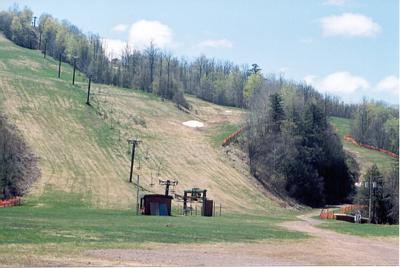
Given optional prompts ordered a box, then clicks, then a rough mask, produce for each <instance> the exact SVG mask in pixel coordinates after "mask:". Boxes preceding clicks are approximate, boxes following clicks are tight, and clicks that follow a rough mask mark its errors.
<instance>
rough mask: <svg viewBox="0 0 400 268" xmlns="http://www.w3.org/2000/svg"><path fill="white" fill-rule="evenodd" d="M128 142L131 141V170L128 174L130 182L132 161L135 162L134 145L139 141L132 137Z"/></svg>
mask: <svg viewBox="0 0 400 268" xmlns="http://www.w3.org/2000/svg"><path fill="white" fill-rule="evenodd" d="M128 142H129V143H132V157H131V172H130V175H129V182H131V183H132V175H133V163H134V162H135V149H136V145H137V144H139V143H140V140H138V139H134V138H132V139H130V140H128Z"/></svg>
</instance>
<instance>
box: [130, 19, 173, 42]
mask: <svg viewBox="0 0 400 268" xmlns="http://www.w3.org/2000/svg"><path fill="white" fill-rule="evenodd" d="M150 42H153V44H154V45H155V46H157V47H160V48H165V47H166V46H168V45H171V43H172V30H171V28H169V27H168V25H166V24H163V23H161V22H159V21H149V20H140V21H138V22H135V23H134V24H132V26H131V28H130V30H129V44H130V45H132V46H133V47H135V48H137V49H143V48H145V47H147V46H148V45H149V44H150Z"/></svg>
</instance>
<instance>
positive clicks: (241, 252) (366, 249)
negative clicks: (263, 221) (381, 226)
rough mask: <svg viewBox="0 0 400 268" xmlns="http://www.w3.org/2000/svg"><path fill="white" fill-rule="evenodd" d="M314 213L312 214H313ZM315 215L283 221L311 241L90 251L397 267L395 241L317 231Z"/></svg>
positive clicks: (157, 262) (186, 261) (150, 258)
mask: <svg viewBox="0 0 400 268" xmlns="http://www.w3.org/2000/svg"><path fill="white" fill-rule="evenodd" d="M314 213H315V212H314ZM313 215H315V214H307V215H302V216H299V220H298V221H290V222H284V223H282V224H281V226H282V227H283V228H287V229H289V230H296V231H301V232H306V233H308V234H310V235H311V236H312V238H310V239H305V240H300V241H299V240H297V241H286V240H279V241H276V240H275V241H263V242H258V243H234V244H228V243H224V244H194V245H192V244H187V245H185V244H182V245H177V244H173V245H165V244H155V245H151V246H149V247H148V249H137V250H135V249H107V250H90V251H88V252H87V254H88V255H89V256H91V257H94V259H97V260H99V259H100V260H103V261H107V262H110V263H113V264H115V265H140V266H143V265H144V266H146V265H148V266H271V265H398V264H399V253H398V249H399V245H398V238H396V237H394V238H374V239H372V238H362V237H357V236H352V235H345V234H339V233H336V232H333V231H329V230H325V229H320V228H316V227H315V226H314V225H316V224H318V223H320V222H321V221H319V220H315V219H312V218H311V217H312V216H313Z"/></svg>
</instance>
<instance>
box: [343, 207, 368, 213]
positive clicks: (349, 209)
mask: <svg viewBox="0 0 400 268" xmlns="http://www.w3.org/2000/svg"><path fill="white" fill-rule="evenodd" d="M364 207H365V206H362V205H347V206H344V207H341V208H340V210H339V213H342V214H346V213H348V212H350V211H353V210H355V209H360V208H364Z"/></svg>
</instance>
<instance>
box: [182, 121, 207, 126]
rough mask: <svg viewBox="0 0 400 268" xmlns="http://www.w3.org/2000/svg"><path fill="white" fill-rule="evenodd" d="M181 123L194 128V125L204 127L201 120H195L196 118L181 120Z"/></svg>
mask: <svg viewBox="0 0 400 268" xmlns="http://www.w3.org/2000/svg"><path fill="white" fill-rule="evenodd" d="M182 124H183V125H185V126H188V127H194V128H196V127H204V124H203V123H202V122H199V121H196V120H189V121H186V122H183V123H182Z"/></svg>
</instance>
